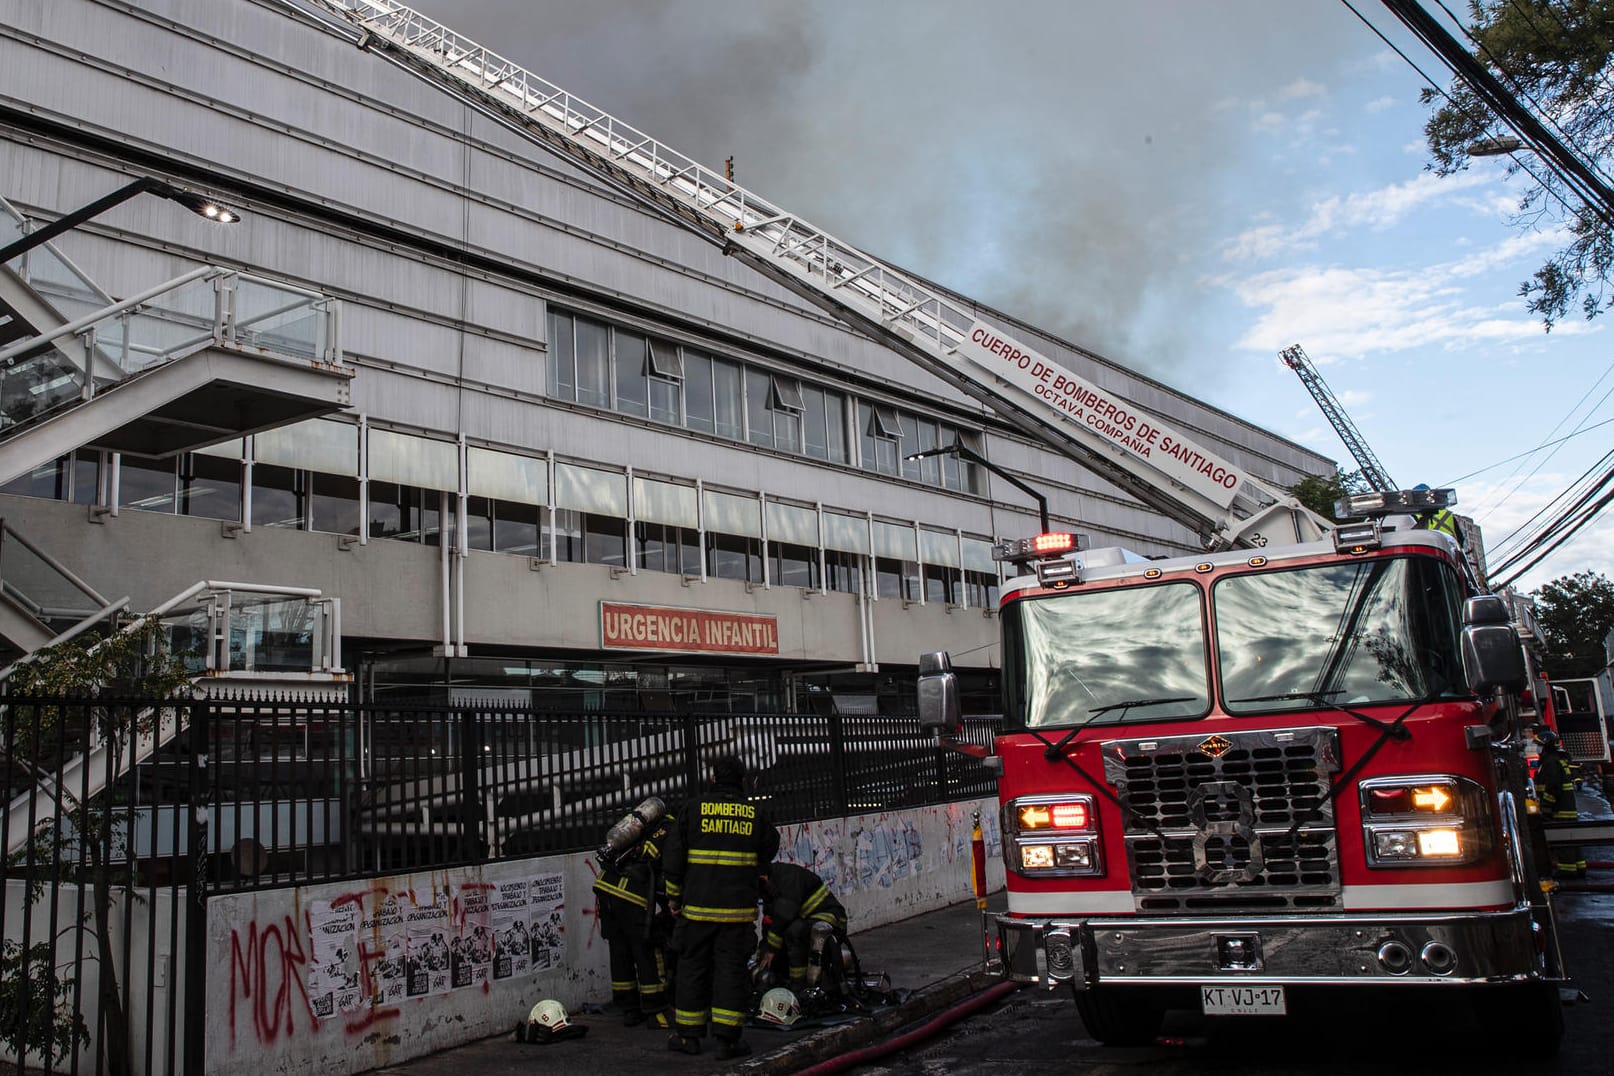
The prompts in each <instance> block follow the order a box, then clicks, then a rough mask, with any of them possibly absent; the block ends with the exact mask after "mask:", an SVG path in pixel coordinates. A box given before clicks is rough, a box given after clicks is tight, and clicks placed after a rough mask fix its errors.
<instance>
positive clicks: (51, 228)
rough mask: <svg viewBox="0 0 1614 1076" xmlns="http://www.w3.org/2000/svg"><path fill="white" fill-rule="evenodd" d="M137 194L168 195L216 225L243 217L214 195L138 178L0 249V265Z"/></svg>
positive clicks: (231, 222)
mask: <svg viewBox="0 0 1614 1076" xmlns="http://www.w3.org/2000/svg"><path fill="white" fill-rule="evenodd" d="M137 194H155V195H156V196H157V197H159V198H167V199H168V200H169V201H171V202H178V203H179V204H180V205H182V206H184V207H185V208H186V209H188V210H190V211H191V212H192V213H195V214H196V215H197V216H199V217H206V218H207V219H208V220H210V221H213V222H215V223H217V224H234V223H235V222H236V221H238V220H240V219H241V214H240V213H237V212H236V211H235V210H233V209H230V208H228V207H227V206H222V205H220V204H219V203H218V202H215V201H213V199H211V198H208V197H206V196H204V195H200V194H197V193H195V192H194V191H186V190H180V189H179V188H178V187H175V186H172V185H170V184H168V183H164V182H163V181H162V180H160V179H153V178H152V177H150V176H146V177H144V178H142V179H137V180H135V181H134V182H133V183H130V184H129V185H128V186H126V187H119V188H118V189H117V190H115V191H113V192H112V193H111V194H108V195H104V196H103V197H100V198H97V199H96V200H95V201H93V202H91V203H90V204H89V205H87V206H85V207H83V208H82V209H75V210H74V211H73V212H71V213H69V214H67V216H65V217H58V218H57V219H56V220H54V221H52V222H51V223H49V224H47V225H45V226H44V227H43V228H40V229H39V230H38V231H34V232H29V233H28V234H27V235H25V236H23V237H22V238H21V239H19V240H17V241H16V242H15V243H12V244H11V245H9V246H7V247H6V248H5V249H3V250H0V265H3V264H5V263H6V262H9V261H11V260H12V259H13V258H16V257H18V256H19V255H22V254H26V253H27V252H28V251H30V250H32V249H34V248H35V247H37V246H39V245H40V244H41V243H47V242H49V241H50V240H52V239H55V238H56V237H57V236H58V235H61V234H62V233H63V232H65V231H68V230H69V229H71V228H77V227H78V226H79V225H80V224H83V223H84V222H85V221H87V220H89V219H90V218H91V217H95V216H98V215H100V214H102V213H105V212H106V211H107V210H109V209H111V208H112V207H113V206H115V205H118V204H119V203H122V202H127V201H128V200H129V199H131V198H133V197H134V196H135V195H137Z"/></svg>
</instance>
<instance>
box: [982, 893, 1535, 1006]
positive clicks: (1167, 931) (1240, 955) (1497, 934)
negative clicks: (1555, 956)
mask: <svg viewBox="0 0 1614 1076" xmlns="http://www.w3.org/2000/svg"><path fill="white" fill-rule="evenodd" d="M985 925H986V929H987V939H986V940H987V943H988V944H987V949H988V952H989V953H995V954H996V956H994V957H993V958H991V959H989V961H988V970H991V971H994V972H995V973H997V974H1000V975H1002V976H1003V977H1004V978H1006V979H1009V980H1012V981H1014V982H1021V983H1038V984H1041V985H1044V986H1047V987H1049V988H1050V989H1051V988H1053V987H1055V986H1059V985H1062V984H1065V983H1070V984H1072V985H1073V986H1074V987H1075V988H1076V989H1078V990H1081V989H1085V988H1087V987H1092V986H1097V985H1098V984H1100V983H1104V984H1107V985H1128V986H1143V985H1148V986H1171V985H1192V984H1200V983H1207V982H1213V981H1223V982H1225V981H1229V980H1232V981H1237V982H1240V983H1249V984H1251V985H1275V984H1297V985H1299V984H1310V985H1318V986H1335V985H1343V984H1363V983H1376V984H1380V985H1386V986H1387V985H1392V984H1403V983H1434V984H1439V983H1470V984H1472V983H1497V982H1510V981H1524V980H1528V979H1531V978H1535V977H1537V975H1538V971H1537V968H1538V963H1537V957H1536V943H1535V938H1534V933H1533V926H1532V923H1531V918H1530V913H1529V910H1528V909H1527V908H1522V907H1521V908H1518V909H1514V910H1510V911H1505V912H1485V913H1468V914H1463V915H1406V916H1398V915H1350V916H1329V917H1327V918H1309V917H1308V918H1298V917H1282V918H1279V917H1266V918H1251V919H1238V920H1214V919H1199V918H1195V919H1182V918H1176V919H1144V918H1127V919H1113V918H1109V919H1061V918H1053V919H1011V918H1009V917H1008V916H1001V915H1000V916H992V917H988V918H987V920H986V923H985ZM994 932H995V936H996V937H995V940H996V942H997V944H996V945H995V946H994V945H993V944H992V941H993V940H994V938H993V934H994Z"/></svg>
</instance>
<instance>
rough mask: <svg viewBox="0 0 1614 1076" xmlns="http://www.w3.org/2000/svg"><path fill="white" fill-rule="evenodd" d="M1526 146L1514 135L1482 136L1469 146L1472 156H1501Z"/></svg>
mask: <svg viewBox="0 0 1614 1076" xmlns="http://www.w3.org/2000/svg"><path fill="white" fill-rule="evenodd" d="M1523 148H1524V143H1523V142H1522V141H1520V140H1519V139H1517V138H1514V137H1513V136H1512V135H1496V136H1495V137H1493V138H1482V139H1480V140H1479V141H1477V142H1474V143H1472V144H1470V145H1469V147H1468V150H1467V152H1468V155H1469V156H1470V157H1501V156H1504V155H1506V154H1509V153H1513V152H1515V151H1517V150H1521V149H1523Z"/></svg>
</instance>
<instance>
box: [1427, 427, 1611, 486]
mask: <svg viewBox="0 0 1614 1076" xmlns="http://www.w3.org/2000/svg"><path fill="white" fill-rule="evenodd" d="M1611 422H1614V418H1605V419H1604V420H1603V421H1601V422H1599V423H1596V424H1594V425H1591V426H1587V427H1586V428H1585V429H1580V430H1575V431H1574V432H1573V433H1566V434H1564V435H1563V436H1562V437H1560V438H1558V439H1557V440H1556V441H1544V442H1542V443H1541V444H1539V445H1536V446H1535V447H1534V448H1527V449H1525V450H1524V451H1523V452H1519V453H1517V454H1515V455H1512V456H1509V457H1507V458H1506V459H1500V460H1497V461H1496V462H1495V463H1487V464H1486V465H1485V466H1484V467H1481V468H1479V469H1478V470H1475V471H1469V472H1468V473H1467V474H1460V475H1458V476H1457V477H1456V478H1448V479H1446V480H1445V481H1443V482H1441V483H1440V484H1441V485H1442V486H1455V485H1457V484H1458V483H1460V482H1464V481H1467V480H1468V479H1470V478H1473V477H1474V476H1475V475H1482V474H1484V473H1485V472H1486V471H1490V470H1493V469H1495V468H1497V467H1505V466H1507V465H1508V464H1510V463H1512V462H1513V461H1514V460H1522V459H1527V458H1529V457H1530V456H1533V455H1535V454H1536V453H1537V452H1540V451H1541V450H1542V449H1543V448H1551V447H1552V446H1553V445H1561V444H1564V443H1565V442H1567V441H1573V440H1574V439H1575V438H1577V437H1579V436H1580V435H1581V434H1583V433H1591V432H1592V431H1593V430H1599V429H1602V428H1603V427H1604V426H1607V425H1608V424H1609V423H1611ZM1510 477H1511V476H1510Z"/></svg>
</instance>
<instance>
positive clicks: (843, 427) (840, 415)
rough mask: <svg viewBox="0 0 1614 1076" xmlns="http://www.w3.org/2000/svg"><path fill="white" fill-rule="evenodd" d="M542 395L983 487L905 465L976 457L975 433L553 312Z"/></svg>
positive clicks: (939, 466) (965, 469) (941, 465)
mask: <svg viewBox="0 0 1614 1076" xmlns="http://www.w3.org/2000/svg"><path fill="white" fill-rule="evenodd" d="M549 391H550V394H551V395H552V396H554V397H556V398H557V399H562V400H571V401H575V402H577V403H583V404H589V405H591V406H593V407H602V408H607V409H610V410H613V411H618V412H621V413H623V414H629V415H637V416H639V417H640V418H650V419H654V420H656V421H657V422H665V423H668V424H670V425H674V426H682V427H684V428H686V429H691V430H699V431H700V432H702V433H711V434H716V435H718V436H720V437H731V438H734V439H735V440H737V441H748V442H750V443H751V444H754V445H761V446H763V447H765V448H772V449H777V450H779V451H781V452H795V453H799V454H802V455H806V456H810V457H812V458H813V459H818V460H825V461H827V462H829V463H843V464H847V465H849V466H857V467H861V468H863V469H864V470H868V471H876V472H879V473H880V474H889V475H899V474H900V475H902V476H903V477H905V478H910V479H913V480H914V481H916V482H924V483H926V484H928V485H932V486H940V487H942V488H944V489H953V490H961V491H963V492H966V493H980V492H982V491H983V489H984V484H983V481H982V478H981V474H980V472H979V470H978V469H977V468H976V467H975V466H973V465H972V464H970V463H969V462H968V461H966V460H961V459H959V458H958V457H957V456H933V457H929V458H926V459H921V460H910V459H907V457H908V456H910V455H912V454H914V453H917V452H923V451H924V450H926V449H934V448H945V447H946V446H948V445H951V444H955V443H957V444H962V445H964V447H966V448H969V449H971V450H973V451H976V452H979V451H980V445H979V443H978V442H979V435H977V434H975V433H972V432H970V431H967V430H961V429H959V428H957V427H955V426H952V425H950V424H948V423H945V422H938V421H937V420H935V419H933V418H929V417H926V416H922V415H916V414H910V413H909V412H906V411H902V410H900V409H898V408H895V407H889V406H886V405H884V404H875V403H871V402H869V401H867V400H861V399H857V398H849V397H847V396H846V395H845V394H843V393H840V392H836V391H834V390H832V389H828V388H825V387H823V386H820V385H814V384H812V383H810V382H806V381H802V380H801V379H800V378H796V377H791V376H788V375H785V374H780V373H775V372H772V371H770V370H766V369H762V368H760V367H756V366H748V365H746V364H744V363H741V362H736V361H734V360H732V359H725V358H720V357H718V356H715V355H709V354H706V353H705V352H702V351H699V350H696V349H695V348H689V347H681V346H680V345H677V344H673V343H669V342H667V341H665V340H659V339H656V338H655V337H647V336H645V335H644V334H642V333H638V332H634V331H633V330H631V329H624V328H622V327H620V326H616V325H608V324H606V323H604V322H600V321H594V320H591V319H589V318H585V317H580V316H577V315H574V314H568V313H565V312H563V311H555V310H551V311H550V313H549ZM854 457H855V459H854Z"/></svg>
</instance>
